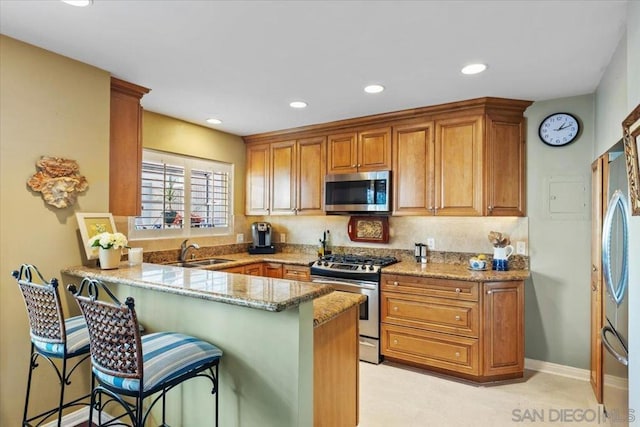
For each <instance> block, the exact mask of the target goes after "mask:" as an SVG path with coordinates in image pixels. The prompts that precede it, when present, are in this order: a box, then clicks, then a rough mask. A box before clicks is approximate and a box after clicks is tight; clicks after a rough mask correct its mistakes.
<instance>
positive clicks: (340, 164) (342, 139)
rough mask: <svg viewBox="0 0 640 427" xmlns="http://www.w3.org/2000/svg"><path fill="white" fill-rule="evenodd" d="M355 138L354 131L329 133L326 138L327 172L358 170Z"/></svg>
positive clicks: (353, 171) (352, 171) (351, 171)
mask: <svg viewBox="0 0 640 427" xmlns="http://www.w3.org/2000/svg"><path fill="white" fill-rule="evenodd" d="M356 138H357V134H356V133H355V132H348V133H341V134H337V135H329V137H328V138H327V173H355V172H357V171H358V167H357V166H358V161H357V156H358V150H357V139H356Z"/></svg>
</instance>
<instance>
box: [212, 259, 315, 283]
mask: <svg viewBox="0 0 640 427" xmlns="http://www.w3.org/2000/svg"><path fill="white" fill-rule="evenodd" d="M219 271H224V272H225V273H240V274H247V275H249V276H264V277H273V278H276V279H288V280H299V281H301V282H308V281H309V280H310V273H309V267H305V266H302V265H288V264H284V265H283V264H280V263H274V262H256V263H253V264H247V265H239V266H236V267H229V268H225V269H222V270H219Z"/></svg>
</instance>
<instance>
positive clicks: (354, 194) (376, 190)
mask: <svg viewBox="0 0 640 427" xmlns="http://www.w3.org/2000/svg"><path fill="white" fill-rule="evenodd" d="M324 197H325V206H324V208H325V211H326V212H328V213H342V212H371V213H384V212H389V211H390V210H391V171H379V172H362V173H348V174H332V175H327V176H326V177H325V180H324Z"/></svg>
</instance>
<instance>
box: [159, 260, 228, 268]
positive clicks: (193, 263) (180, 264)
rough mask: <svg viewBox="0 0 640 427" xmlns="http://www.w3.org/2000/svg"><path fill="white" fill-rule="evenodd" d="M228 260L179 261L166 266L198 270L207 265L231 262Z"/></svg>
mask: <svg viewBox="0 0 640 427" xmlns="http://www.w3.org/2000/svg"><path fill="white" fill-rule="evenodd" d="M231 261H232V260H230V259H222V258H209V259H201V260H197V261H184V262H183V261H179V262H172V263H169V264H167V265H173V266H176V267H184V268H198V267H207V266H209V265H216V264H224V263H225V262H231Z"/></svg>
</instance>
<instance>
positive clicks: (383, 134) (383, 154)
mask: <svg viewBox="0 0 640 427" xmlns="http://www.w3.org/2000/svg"><path fill="white" fill-rule="evenodd" d="M356 157H357V164H356V166H357V168H358V172H369V171H379V170H389V169H391V128H390V127H386V128H380V129H371V130H367V131H363V132H358V153H357V156H356Z"/></svg>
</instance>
